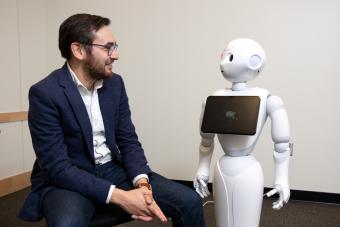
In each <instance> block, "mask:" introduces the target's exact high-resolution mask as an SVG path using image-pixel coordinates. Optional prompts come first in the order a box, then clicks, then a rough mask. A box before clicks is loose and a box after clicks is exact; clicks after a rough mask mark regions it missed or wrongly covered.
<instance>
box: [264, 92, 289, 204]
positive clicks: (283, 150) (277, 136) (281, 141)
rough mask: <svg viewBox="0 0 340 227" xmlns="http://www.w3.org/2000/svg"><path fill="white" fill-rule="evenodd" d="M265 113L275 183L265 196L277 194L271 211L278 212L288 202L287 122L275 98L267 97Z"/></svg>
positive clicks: (284, 111) (280, 104) (279, 99)
mask: <svg viewBox="0 0 340 227" xmlns="http://www.w3.org/2000/svg"><path fill="white" fill-rule="evenodd" d="M267 113H268V115H269V116H270V118H271V125H272V127H271V134H272V139H273V142H274V163H275V183H274V189H272V190H271V191H269V192H268V193H266V196H268V197H270V196H272V195H274V194H276V193H278V194H279V199H278V200H277V201H276V202H274V203H273V209H275V210H278V209H280V208H281V207H282V206H283V205H284V204H285V203H287V202H288V200H289V197H290V189H289V183H288V172H289V171H288V169H289V159H290V156H291V144H290V143H289V139H290V131H289V122H288V116H287V112H286V110H285V109H284V105H283V102H282V100H281V98H279V97H277V96H269V97H268V100H267Z"/></svg>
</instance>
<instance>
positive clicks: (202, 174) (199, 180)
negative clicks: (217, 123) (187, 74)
mask: <svg viewBox="0 0 340 227" xmlns="http://www.w3.org/2000/svg"><path fill="white" fill-rule="evenodd" d="M204 110H205V103H203V105H202V111H201V117H200V128H201V125H202V119H203V113H204ZM214 136H215V134H212V133H203V132H202V131H201V143H200V145H199V163H198V169H197V172H196V177H195V179H194V187H195V189H196V192H197V193H198V194H199V195H200V196H201V197H202V198H204V197H207V196H208V195H209V194H210V192H209V190H208V182H209V170H210V162H211V157H212V153H213V150H214Z"/></svg>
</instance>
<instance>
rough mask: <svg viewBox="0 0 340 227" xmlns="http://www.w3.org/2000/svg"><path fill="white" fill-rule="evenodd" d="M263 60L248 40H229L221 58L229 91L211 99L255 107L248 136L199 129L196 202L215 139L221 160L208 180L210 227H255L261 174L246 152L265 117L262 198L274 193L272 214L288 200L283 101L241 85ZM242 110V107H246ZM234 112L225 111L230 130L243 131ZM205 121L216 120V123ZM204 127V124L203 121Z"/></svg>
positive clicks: (204, 182)
mask: <svg viewBox="0 0 340 227" xmlns="http://www.w3.org/2000/svg"><path fill="white" fill-rule="evenodd" d="M265 58H266V57H265V52H264V50H263V48H262V47H261V46H260V45H259V44H258V43H257V42H255V41H253V40H250V39H236V40H233V41H231V42H230V43H229V45H228V46H227V48H226V49H225V50H224V51H223V53H222V56H221V63H220V68H221V72H222V74H223V76H224V77H225V79H227V80H228V81H230V82H232V88H231V89H222V90H218V91H216V92H214V94H213V97H215V96H218V97H221V96H226V97H234V98H235V97H238V98H239V100H242V97H248V98H249V97H250V96H251V97H256V99H257V100H258V105H257V108H255V111H254V108H253V110H252V112H256V113H255V116H256V118H255V119H256V120H255V127H254V132H253V133H251V134H249V133H243V131H241V132H240V133H237V129H236V131H233V132H232V133H229V134H228V133H221V132H220V131H213V130H212V131H208V132H204V131H202V128H201V137H202V139H201V143H200V146H199V153H200V156H199V165H198V170H197V173H196V177H195V180H194V187H195V188H196V191H197V192H198V193H199V194H200V196H201V197H202V198H204V197H206V196H208V195H209V190H208V187H207V184H208V180H209V167H210V162H211V156H212V153H213V149H214V136H215V134H217V137H218V140H219V142H220V144H221V147H222V149H223V151H224V152H225V155H224V156H222V157H221V158H220V159H219V160H218V162H217V163H216V166H215V170H214V179H213V194H214V201H215V218H216V225H217V226H219V227H252V226H254V227H255V226H259V223H260V216H261V208H262V198H263V173H262V168H261V166H260V164H259V162H258V161H257V160H256V159H255V158H254V157H253V156H252V155H251V152H252V150H253V149H254V147H255V144H256V142H257V139H258V138H259V136H260V134H261V131H262V128H263V125H264V124H265V121H266V119H267V116H269V117H270V118H271V134H272V140H273V142H274V155H273V156H274V163H275V183H274V188H273V189H272V190H270V191H269V192H268V193H266V196H268V197H270V196H272V195H274V194H276V193H278V194H279V199H278V200H277V201H275V202H274V203H273V209H280V208H281V207H282V206H283V205H284V204H285V203H287V202H288V200H289V197H290V189H289V184H288V168H289V159H290V156H291V150H292V144H291V143H289V140H290V131H289V122H288V117H287V113H286V110H285V108H284V105H283V102H282V100H281V98H279V97H277V96H273V95H271V94H270V93H269V91H267V90H265V89H262V88H258V87H254V88H251V87H248V86H247V81H249V80H251V79H253V78H255V77H256V76H257V75H258V74H259V73H260V72H261V70H262V68H263V66H264V62H265ZM210 97H211V96H210ZM208 99H209V98H208ZM208 99H207V100H208ZM235 100H238V99H235ZM245 105H247V103H246V102H245ZM206 108H207V106H206V103H205V102H204V103H203V106H202V113H201V119H200V125H201V126H202V122H203V121H209V119H205V118H204V115H205V113H206V111H207V109H206ZM237 108H238V107H236V110H234V111H232V112H230V111H229V112H226V114H225V116H226V117H229V118H231V119H232V120H234V121H235V120H238V121H235V122H236V125H233V126H232V127H236V128H237V124H241V125H242V124H243V126H242V127H245V125H244V123H242V119H239V118H238V117H237V114H239V113H237V111H240V112H241V111H244V110H242V107H239V109H237ZM214 111H215V110H212V112H214ZM245 112H247V111H245ZM244 114H246V115H247V114H248V115H249V116H250V115H254V113H243V116H244ZM240 115H241V113H240ZM210 120H212V121H214V120H215V121H216V119H210ZM203 123H204V122H203ZM215 123H216V122H215ZM207 124H208V125H209V122H208V123H207ZM233 124H234V123H233ZM226 127H228V125H226Z"/></svg>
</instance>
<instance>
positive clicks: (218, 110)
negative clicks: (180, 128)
mask: <svg viewBox="0 0 340 227" xmlns="http://www.w3.org/2000/svg"><path fill="white" fill-rule="evenodd" d="M259 108H260V97H258V96H209V97H208V98H207V101H206V105H205V110H204V115H203V119H202V127H201V130H202V132H205V133H218V134H237V135H254V134H255V133H256V126H257V121H258V114H259Z"/></svg>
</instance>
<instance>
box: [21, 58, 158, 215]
mask: <svg viewBox="0 0 340 227" xmlns="http://www.w3.org/2000/svg"><path fill="white" fill-rule="evenodd" d="M98 98H99V105H100V109H101V113H102V116H103V121H104V128H105V136H106V144H107V146H108V148H109V149H110V150H111V153H112V156H113V157H117V158H118V159H119V160H120V161H121V162H122V164H123V166H124V168H125V169H126V172H127V175H128V177H129V179H130V180H131V181H132V180H133V178H134V177H135V176H137V175H138V174H142V173H150V172H151V170H150V168H149V166H148V163H147V160H146V158H145V156H144V151H143V149H142V146H141V144H140V143H139V141H138V138H137V135H136V133H135V128H134V125H133V123H132V121H131V112H130V108H129V104H128V97H127V95H126V91H125V87H124V83H123V80H122V78H121V76H119V75H117V74H114V73H113V76H112V77H111V78H110V79H106V80H104V83H103V87H102V88H100V89H99V90H98ZM28 124H29V129H30V132H31V137H32V143H33V148H34V151H35V153H36V156H37V159H36V161H35V163H34V166H33V170H32V176H31V183H32V190H31V193H30V194H29V195H28V197H27V199H26V201H25V203H24V206H23V208H22V209H21V211H20V214H19V217H20V218H21V219H24V220H30V221H37V220H40V219H41V218H42V217H43V216H42V212H41V207H40V202H41V200H42V199H43V196H44V195H45V194H46V192H48V190H50V189H53V188H56V187H57V188H64V189H68V190H71V191H75V192H79V193H80V194H82V195H84V196H85V197H87V198H89V199H91V200H93V201H97V202H101V203H105V201H106V198H107V195H108V192H109V189H110V186H111V184H112V182H108V181H106V180H104V179H101V178H98V177H96V176H95V175H94V171H95V159H94V151H93V141H92V140H93V136H92V127H91V123H90V119H89V116H88V114H87V112H86V108H85V105H84V103H83V100H82V98H81V95H80V94H79V92H78V89H77V87H76V85H75V83H74V82H73V80H72V77H71V75H70V72H69V70H68V69H67V65H66V64H65V65H64V66H63V67H62V68H61V69H58V70H56V71H54V72H52V73H51V74H50V75H48V76H47V77H46V78H45V79H43V80H41V81H40V82H38V83H37V84H35V85H33V86H32V87H31V88H30V90H29V111H28Z"/></svg>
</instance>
